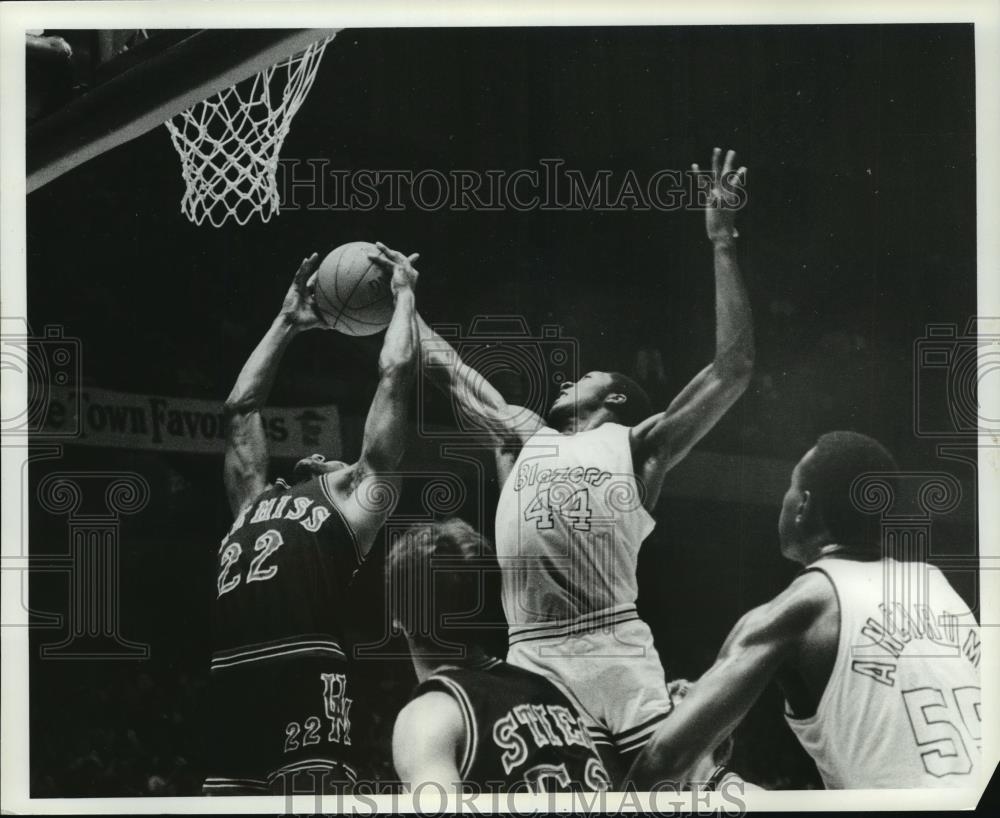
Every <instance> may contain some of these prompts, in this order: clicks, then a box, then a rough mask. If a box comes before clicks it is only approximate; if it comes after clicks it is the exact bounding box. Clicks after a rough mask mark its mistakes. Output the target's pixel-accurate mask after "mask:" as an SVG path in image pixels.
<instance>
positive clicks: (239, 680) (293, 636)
mask: <svg viewBox="0 0 1000 818" xmlns="http://www.w3.org/2000/svg"><path fill="white" fill-rule="evenodd" d="M362 556H363V555H362V553H361V551H360V549H359V546H358V543H357V540H356V538H355V535H354V532H353V531H352V529H351V527H350V525H349V524H348V523H347V521H346V520H345V519H344V517H343V516H342V514H341V512H340V511H339V509H338V508H337V505H336V504H335V503H334V501H333V498H332V496H331V495H330V493H329V489H328V487H327V485H326V482H325V479H324V478H323V477H320V478H314V479H312V480H308V481H306V482H304V483H300V484H297V485H295V486H288V484H286V483H285V482H284V481H278V482H277V483H276V484H275V485H274V486H272V487H271V488H269V489H267V490H266V491H264V492H262V493H261V494H260V495H259V496H257V497H256V498H255V499H254V500H253V502H251V503H250V504H249V505H248V506H247V507H246V508H245V509H244V510H243V512H241V514H240V515H239V517H238V518H237V519H236V521H235V522H234V523H233V526H232V528H231V529H230V531H229V533H228V534H227V535H226V537H225V538H224V539H223V541H222V544H221V545H220V546H219V550H218V555H217V561H216V600H215V605H214V623H213V624H214V629H213V653H212V663H211V670H212V689H213V696H212V713H211V719H212V721H213V722H214V728H213V736H214V739H213V741H212V745H213V746H212V747H211V749H210V752H211V755H212V760H213V765H214V767H215V769H214V770H213V774H212V775H211V776H210V777H209V778H208V779H207V780H206V782H205V791H206V793H210V794H225V793H227V792H231V793H242V792H252V791H264V790H265V789H267V790H270V791H272V792H274V791H275V790H277V789H280V788H279V787H277V786H276V784H275V780H276V778H279V777H281V776H283V775H284V776H287V775H288V774H291V773H296V772H301V771H303V770H312V771H316V770H319V771H323V770H326V771H329V773H330V776H336V777H339V778H341V779H343V778H344V777H346V778H347V779H350V778H352V777H353V776H354V775H356V769H355V767H354V765H353V763H352V761H351V758H352V756H353V753H352V748H351V720H352V717H353V716H355V715H356V714H352V713H351V709H350V706H351V704H352V699H351V698H350V696H349V693H350V691H349V689H348V677H349V672H348V667H347V656H346V653H345V648H344V645H343V632H342V626H343V622H344V617H343V615H344V611H343V606H344V605H345V601H344V600H345V594H346V592H347V587H348V584H349V583H350V581H351V579H352V577H353V575H354V572H355V571H356V570H357V568H358V567H359V565H360V563H361V559H362ZM345 770H346V772H345ZM301 777H302V776H300V778H301Z"/></svg>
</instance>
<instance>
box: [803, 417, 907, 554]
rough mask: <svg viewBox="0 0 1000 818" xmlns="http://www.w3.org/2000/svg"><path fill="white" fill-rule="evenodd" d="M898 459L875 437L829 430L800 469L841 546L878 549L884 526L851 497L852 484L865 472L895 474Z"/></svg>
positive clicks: (827, 525) (822, 514)
mask: <svg viewBox="0 0 1000 818" xmlns="http://www.w3.org/2000/svg"><path fill="white" fill-rule="evenodd" d="M898 471H899V466H897V465H896V460H895V459H894V458H893V456H892V455H891V454H890V453H889V450H888V449H886V448H885V446H883V445H882V444H881V443H879V442H878V441H877V440H875V439H874V438H871V437H868V436H867V435H862V434H859V433H858V432H827V433H826V434H825V435H821V436H820V438H819V439H818V440H817V441H816V445H815V446H814V447H813V455H812V457H811V458H810V459H809V461H808V462H806V463H804V464H803V466H802V468H801V469H800V471H799V478H800V480H801V483H802V487H803V488H804V489H807V490H808V491H809V492H810V494H811V495H812V496H813V497H814V498H815V500H816V502H817V504H818V509H819V513H820V515H821V516H822V519H823V522H824V523H825V524H826V527H827V528H828V529H829V531H830V535H831V536H832V537H833V538H834V540H836V542H837V544H838V545H846V546H855V547H862V548H868V549H878V548H880V546H881V541H882V537H881V525H880V520H879V518H878V517H877V516H876V515H873V514H871V513H867V512H864V511H862V510H861V509H859V508H858V507H857V505H856V504H855V503H854V502H853V501H852V499H851V484H852V483H854V481H855V480H856V479H857V478H858V477H860V476H861V475H863V474H867V473H876V474H892V473H895V472H898Z"/></svg>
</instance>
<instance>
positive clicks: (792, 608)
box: [740, 571, 837, 641]
mask: <svg viewBox="0 0 1000 818" xmlns="http://www.w3.org/2000/svg"><path fill="white" fill-rule="evenodd" d="M836 605H837V596H836V592H835V591H834V589H833V585H832V584H831V583H830V580H829V578H828V577H826V576H825V575H824V574H823V573H822V572H820V571H804V572H802V573H801V574H799V575H798V576H797V577H796V578H795V579H794V580H792V582H791V583H790V584H789V586H788V587H787V588H785V590H783V591H782V592H781V593H780V594H778V595H777V596H775V597H774V598H773V599H771V600H770V601H769V602H765V603H764V604H763V605H760V606H758V607H757V608H754V609H753V610H751V611H750V612H749V613H748V614H747V615H746V616H744V617H743V620H742V621H741V623H740V624H741V625H742V630H743V631H744V633H745V634H746V635H747V637H748V638H751V639H753V638H755V637H759V638H765V639H774V640H778V641H794V640H796V639H797V638H799V637H801V636H803V635H805V634H806V633H808V632H809V630H810V629H811V628H812V627H813V625H815V624H816V622H818V621H819V620H820V619H821V618H822V617H823V616H824V615H826V614H828V613H830V611H831V610H833V609H834V608H835V607H836Z"/></svg>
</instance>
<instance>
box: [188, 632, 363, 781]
mask: <svg viewBox="0 0 1000 818" xmlns="http://www.w3.org/2000/svg"><path fill="white" fill-rule="evenodd" d="M211 669H212V678H211V690H210V702H211V708H210V710H209V716H208V717H209V721H210V724H209V740H208V745H207V748H206V754H207V765H208V769H209V772H210V775H209V776H208V777H207V778H206V779H205V782H204V785H203V787H202V790H203V792H204V794H205V795H257V794H259V795H266V794H273V795H284V794H286V793H290V792H293V791H294V792H302V793H315V792H344V791H349V789H350V787H351V785H353V783H354V782H355V781H356V780H357V777H358V773H357V765H356V763H355V761H354V756H355V754H356V747H355V745H354V743H353V742H354V740H355V736H357V735H359V734H360V732H361V731H360V729H358V727H357V721H358V717H359V714H358V713H357V712H355V711H353V710H352V704H353V697H352V695H351V692H352V688H351V683H350V679H349V671H348V665H347V660H346V657H345V656H344V652H343V650H342V649H341V647H340V645H339V644H337V642H335V641H333V640H332V639H330V638H329V637H328V636H323V635H312V636H310V635H306V636H300V637H295V638H293V639H282V640H276V641H274V642H268V643H258V644H254V645H245V646H242V647H240V648H237V649H234V650H228V651H219V652H217V653H215V654H214V655H213V656H212V665H211Z"/></svg>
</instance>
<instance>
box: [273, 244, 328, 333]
mask: <svg viewBox="0 0 1000 818" xmlns="http://www.w3.org/2000/svg"><path fill="white" fill-rule="evenodd" d="M317 267H319V253H313V254H312V255H311V256H307V257H306V258H304V259H302V263H301V264H300V265H299V269H298V271H297V272H296V273H295V278H293V279H292V286H291V287H289V288H288V293H287V294H286V295H285V300H284V302H283V303H282V305H281V316H282V318H284V319H285V321H287V322H288V323H289V325H291V326H292V327H293V328H294V329H295V330H296V331H299V332H302V331H304V330H309V329H331V327H330V325H329V324H327V323H326V322H325V321H324V320H323V317H322V315H320V313H319V310H318V309H317V308H316V268H317Z"/></svg>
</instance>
